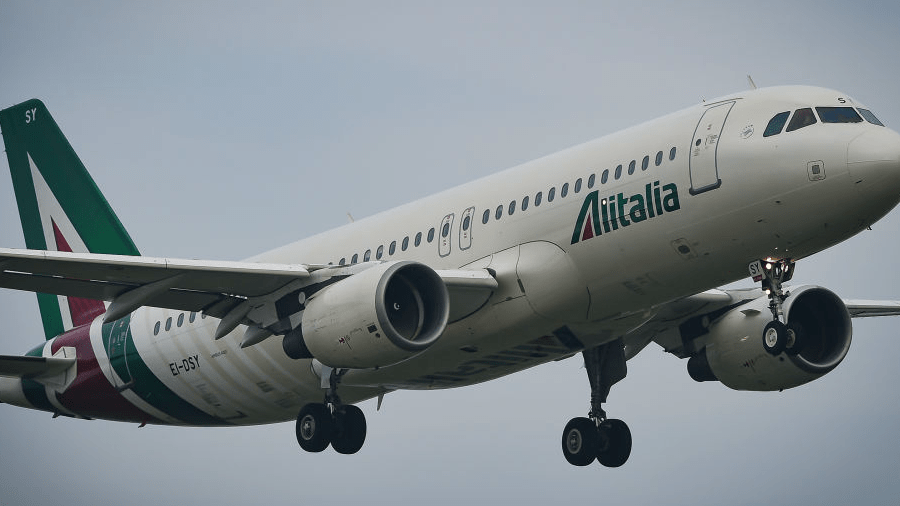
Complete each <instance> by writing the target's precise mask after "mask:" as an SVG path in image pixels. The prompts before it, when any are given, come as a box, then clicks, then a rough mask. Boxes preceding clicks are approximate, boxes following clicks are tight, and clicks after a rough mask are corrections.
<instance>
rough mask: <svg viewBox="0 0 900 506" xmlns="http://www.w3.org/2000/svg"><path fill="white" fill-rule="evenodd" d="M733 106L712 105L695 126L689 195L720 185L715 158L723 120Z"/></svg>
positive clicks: (726, 104) (731, 104)
mask: <svg viewBox="0 0 900 506" xmlns="http://www.w3.org/2000/svg"><path fill="white" fill-rule="evenodd" d="M733 106H734V102H733V101H732V102H725V103H723V104H718V105H714V106H712V107H710V108H709V109H707V110H706V112H704V113H703V116H702V117H701V118H700V122H699V123H698V124H697V128H696V130H695V131H694V139H693V145H692V146H691V156H690V161H689V162H688V163H689V164H690V175H691V189H690V193H691V195H697V194H698V193H703V192H705V191H709V190H715V189H716V188H718V187H719V186H721V185H722V180H721V179H719V172H718V167H717V165H716V156H717V152H718V148H719V140H720V139H719V137H721V135H722V128H723V127H724V126H725V119H726V118H727V117H728V113H729V112H731V108H732V107H733Z"/></svg>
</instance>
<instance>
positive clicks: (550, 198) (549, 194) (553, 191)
mask: <svg viewBox="0 0 900 506" xmlns="http://www.w3.org/2000/svg"><path fill="white" fill-rule="evenodd" d="M554 197H556V188H550V191H548V192H547V202H553V198H554Z"/></svg>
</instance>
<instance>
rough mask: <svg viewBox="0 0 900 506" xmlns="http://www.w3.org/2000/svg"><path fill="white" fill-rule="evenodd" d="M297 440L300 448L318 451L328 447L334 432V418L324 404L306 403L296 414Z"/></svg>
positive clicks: (312, 451)
mask: <svg viewBox="0 0 900 506" xmlns="http://www.w3.org/2000/svg"><path fill="white" fill-rule="evenodd" d="M296 429H297V442H298V443H300V448H303V449H304V450H306V451H308V452H311V453H318V452H321V451H322V450H324V449H325V448H328V444H329V443H330V442H331V435H332V433H333V432H334V420H333V419H332V417H331V413H329V412H328V408H327V407H325V405H324V404H315V403H313V404H307V405H306V406H303V408H302V409H301V410H300V414H298V415H297V428H296Z"/></svg>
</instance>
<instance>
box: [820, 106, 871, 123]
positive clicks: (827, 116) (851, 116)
mask: <svg viewBox="0 0 900 506" xmlns="http://www.w3.org/2000/svg"><path fill="white" fill-rule="evenodd" d="M816 112H817V113H819V118H820V119H821V120H822V123H862V118H860V117H859V114H857V112H856V109H854V108H852V107H816Z"/></svg>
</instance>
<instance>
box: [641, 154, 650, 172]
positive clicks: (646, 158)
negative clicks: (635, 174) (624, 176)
mask: <svg viewBox="0 0 900 506" xmlns="http://www.w3.org/2000/svg"><path fill="white" fill-rule="evenodd" d="M649 166H650V156H648V155H644V159H643V160H642V161H641V170H647V167H649Z"/></svg>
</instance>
